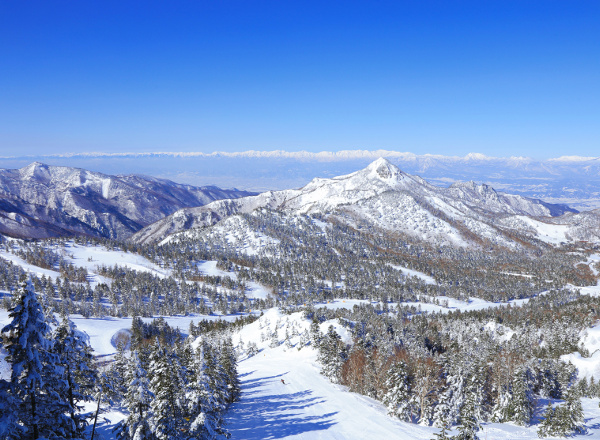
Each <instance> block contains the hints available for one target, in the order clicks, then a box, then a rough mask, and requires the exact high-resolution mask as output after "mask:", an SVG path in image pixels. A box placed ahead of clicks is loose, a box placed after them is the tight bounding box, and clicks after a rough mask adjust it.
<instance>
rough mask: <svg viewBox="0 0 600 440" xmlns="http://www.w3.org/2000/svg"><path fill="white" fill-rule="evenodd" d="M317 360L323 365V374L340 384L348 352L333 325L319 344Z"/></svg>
mask: <svg viewBox="0 0 600 440" xmlns="http://www.w3.org/2000/svg"><path fill="white" fill-rule="evenodd" d="M317 359H318V361H319V362H320V363H321V365H322V368H321V374H322V375H323V376H325V377H327V378H328V379H329V380H330V381H332V382H334V383H337V382H339V379H340V370H341V368H342V365H343V364H344V361H345V360H346V350H345V347H344V344H343V343H342V339H341V337H340V335H338V334H337V332H336V331H335V329H334V328H333V326H332V325H330V326H329V328H328V329H327V333H326V334H325V336H323V338H322V340H321V343H320V344H319V355H318V357H317Z"/></svg>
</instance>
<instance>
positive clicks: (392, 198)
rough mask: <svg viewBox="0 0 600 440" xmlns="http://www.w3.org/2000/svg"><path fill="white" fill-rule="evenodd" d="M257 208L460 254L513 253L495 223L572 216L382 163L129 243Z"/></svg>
mask: <svg viewBox="0 0 600 440" xmlns="http://www.w3.org/2000/svg"><path fill="white" fill-rule="evenodd" d="M258 208H268V209H272V210H276V211H280V212H282V213H286V214H291V215H298V214H319V215H328V216H330V217H335V218H336V219H337V220H338V221H342V222H344V223H346V224H350V225H352V226H354V227H377V228H380V229H383V230H387V231H390V232H400V233H403V234H407V235H410V236H413V237H414V238H417V239H423V240H426V241H430V242H436V243H440V244H451V245H460V246H464V245H467V244H469V243H475V242H478V243H482V242H490V243H493V244H498V245H505V246H511V245H512V244H513V238H511V236H512V235H513V234H514V233H515V231H513V230H512V228H509V227H508V226H507V225H505V224H503V223H501V222H500V220H501V219H503V218H505V217H511V216H519V217H524V218H530V217H552V216H557V215H562V214H564V213H567V212H574V210H572V209H570V208H569V207H567V206H565V205H551V204H548V203H544V202H542V201H541V200H536V199H530V198H527V197H523V196H518V195H509V194H502V193H499V192H496V191H495V190H494V189H493V188H491V187H489V186H487V185H477V184H475V183H473V182H467V183H456V184H454V185H452V186H450V187H448V188H440V187H436V186H434V185H431V184H429V183H428V182H426V181H425V180H424V179H422V178H420V177H417V176H412V175H409V174H406V173H404V172H402V171H401V170H400V169H399V168H398V167H396V166H395V165H393V164H391V163H390V162H389V161H387V160H386V159H383V158H380V159H377V160H376V161H374V162H373V163H371V164H370V165H369V166H368V167H366V168H365V169H363V170H360V171H357V172H354V173H351V174H348V175H345V176H339V177H334V178H332V179H322V178H317V179H314V180H312V181H311V182H310V183H309V184H308V185H306V186H305V187H303V188H300V189H293V190H283V191H269V192H266V193H262V194H259V195H257V196H253V197H244V198H240V199H235V200H221V201H216V202H212V203H210V204H207V205H205V206H203V207H199V208H187V209H182V210H180V211H177V212H176V213H174V214H173V215H171V216H169V217H166V218H164V219H162V220H160V221H158V222H156V223H154V224H152V225H150V226H148V227H146V228H144V229H143V230H141V231H139V232H138V233H136V234H135V235H134V236H133V237H132V240H135V241H138V242H156V241H160V240H163V239H164V238H165V237H167V236H168V235H170V234H174V233H178V232H181V231H184V230H188V229H194V228H203V227H206V226H211V225H214V224H216V223H218V222H219V221H221V220H222V219H224V218H227V217H230V216H232V215H235V214H243V213H250V212H252V211H254V210H256V209H258ZM509 229H511V230H510V231H509ZM517 233H518V231H517Z"/></svg>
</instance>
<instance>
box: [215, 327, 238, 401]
mask: <svg viewBox="0 0 600 440" xmlns="http://www.w3.org/2000/svg"><path fill="white" fill-rule="evenodd" d="M219 363H220V364H221V366H222V367H223V371H224V372H225V381H226V383H227V392H228V398H227V403H233V402H235V401H236V400H238V398H239V396H240V393H241V389H240V379H239V376H238V372H237V359H236V355H235V350H234V348H233V343H232V341H231V338H227V339H225V341H223V343H222V344H221V350H220V353H219Z"/></svg>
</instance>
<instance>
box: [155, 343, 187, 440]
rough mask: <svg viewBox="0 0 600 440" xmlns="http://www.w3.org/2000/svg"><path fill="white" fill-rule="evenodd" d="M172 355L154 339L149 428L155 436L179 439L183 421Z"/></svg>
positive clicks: (177, 376)
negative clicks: (152, 397)
mask: <svg viewBox="0 0 600 440" xmlns="http://www.w3.org/2000/svg"><path fill="white" fill-rule="evenodd" d="M174 361H175V359H174V355H173V354H172V353H167V351H166V350H165V349H164V348H163V347H162V346H161V344H160V343H159V342H158V341H156V343H155V345H154V348H153V351H152V355H151V360H150V377H151V380H150V392H151V393H152V395H153V396H154V399H153V400H152V401H151V403H150V410H151V413H152V415H151V418H150V428H151V430H152V432H153V433H154V435H155V436H156V438H157V439H158V440H169V439H178V438H179V436H180V434H181V430H180V425H181V424H182V423H183V409H182V398H181V395H180V391H181V383H180V382H181V381H180V380H179V378H180V371H181V370H180V368H179V365H178V364H177V362H174Z"/></svg>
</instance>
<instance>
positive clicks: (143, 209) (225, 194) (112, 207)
mask: <svg viewBox="0 0 600 440" xmlns="http://www.w3.org/2000/svg"><path fill="white" fill-rule="evenodd" d="M251 194H252V193H249V192H246V191H238V190H223V189H220V188H217V187H213V186H209V187H194V186H189V185H181V184H177V183H174V182H171V181H168V180H163V179H157V178H153V177H146V176H138V175H127V176H110V175H106V174H101V173H96V172H92V171H87V170H84V169H80V168H70V167H59V166H48V165H44V164H42V163H39V162H34V163H32V164H30V165H28V166H26V167H23V168H21V169H15V170H11V169H3V170H0V233H2V234H6V235H11V236H16V237H25V238H45V237H57V236H69V235H77V234H85V235H92V236H97V237H110V238H127V237H128V236H130V235H131V234H133V233H134V232H136V231H138V230H139V229H141V228H142V227H144V226H146V225H149V224H151V223H153V222H155V221H157V220H159V219H161V218H163V217H165V216H167V215H169V214H172V213H173V212H175V211H176V210H178V209H180V208H183V207H188V206H200V205H204V204H206V203H208V202H212V201H214V200H217V199H224V198H235V197H242V196H248V195H251Z"/></svg>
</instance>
